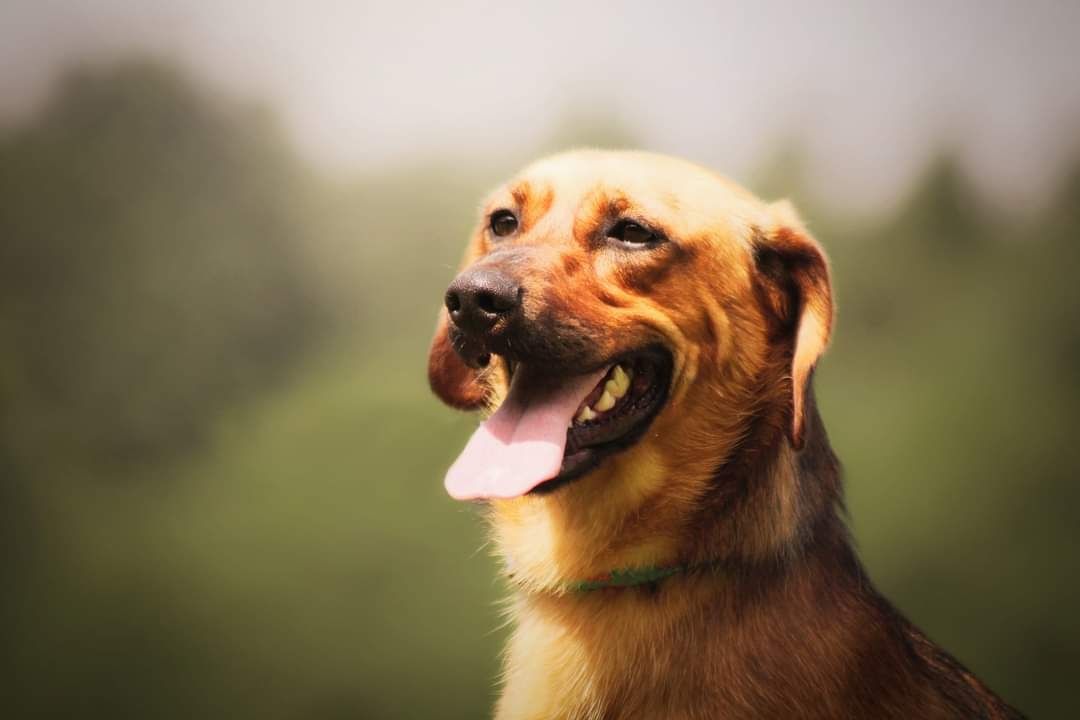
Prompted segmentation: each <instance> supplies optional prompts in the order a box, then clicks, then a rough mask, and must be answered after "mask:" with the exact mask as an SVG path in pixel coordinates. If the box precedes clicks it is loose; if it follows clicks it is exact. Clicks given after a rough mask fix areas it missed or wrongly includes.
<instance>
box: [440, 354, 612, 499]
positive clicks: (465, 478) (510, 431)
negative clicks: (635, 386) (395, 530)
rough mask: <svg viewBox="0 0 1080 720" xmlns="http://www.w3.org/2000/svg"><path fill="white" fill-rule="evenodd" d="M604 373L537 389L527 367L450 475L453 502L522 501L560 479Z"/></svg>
mask: <svg viewBox="0 0 1080 720" xmlns="http://www.w3.org/2000/svg"><path fill="white" fill-rule="evenodd" d="M605 374H607V369H606V368H605V369H604V370H598V371H596V372H594V373H591V374H589V375H581V376H578V377H575V378H571V379H570V380H568V381H566V382H564V383H563V384H562V385H560V386H558V387H550V386H549V387H546V388H543V389H537V388H536V387H535V384H536V383H533V382H529V381H526V380H525V377H526V375H527V370H526V368H525V367H519V368H518V370H517V372H515V373H514V379H513V382H511V384H510V392H509V393H508V394H507V396H506V399H505V400H504V401H503V404H502V405H501V406H500V407H499V409H498V410H496V411H495V414H494V415H492V416H491V417H489V418H488V419H487V420H485V421H484V422H483V423H482V424H481V425H480V427H479V428H477V430H476V432H475V433H473V436H472V437H471V438H469V442H468V443H467V444H466V445H465V449H464V450H463V451H462V452H461V455H460V456H458V459H457V460H456V461H455V462H454V464H453V465H452V466H451V467H450V470H448V471H447V473H446V481H445V485H446V491H447V492H448V493H450V497H452V498H454V499H456V500H475V499H478V498H512V497H518V496H520V495H524V494H525V493H527V492H529V491H530V490H532V489H533V488H534V487H536V486H537V485H539V484H540V483H542V482H544V481H545V480H550V479H551V478H553V477H555V476H556V475H558V474H559V468H560V467H562V459H563V452H564V451H565V450H566V429H567V428H568V427H569V426H570V421H571V420H572V419H573V417H574V413H575V412H576V411H577V409H578V406H579V405H581V401H582V400H584V399H585V396H587V395H588V394H589V392H590V391H591V390H592V389H593V388H594V387H596V384H597V383H599V382H600V380H602V379H603V377H604V375H605Z"/></svg>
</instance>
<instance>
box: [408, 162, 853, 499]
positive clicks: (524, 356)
mask: <svg viewBox="0 0 1080 720" xmlns="http://www.w3.org/2000/svg"><path fill="white" fill-rule="evenodd" d="M445 305H446V307H445V309H444V310H443V311H442V312H441V314H440V320H439V324H438V329H437V331H436V336H435V339H434V342H433V345H432V349H431V356H430V359H429V378H430V381H431V385H432V388H433V389H434V391H435V392H436V394H437V395H438V396H439V397H440V398H442V399H443V400H444V401H445V402H447V403H448V404H450V405H452V406H454V407H458V408H478V407H481V406H485V405H487V406H489V407H491V408H497V410H496V412H495V413H494V415H492V416H491V417H490V418H489V419H488V421H487V422H486V423H485V425H484V426H482V427H481V429H480V430H479V431H478V432H477V435H475V436H474V437H473V439H472V440H471V441H470V443H469V446H468V447H467V448H466V450H465V452H464V453H463V454H462V456H461V458H460V459H459V460H458V462H457V463H456V464H455V466H454V467H453V468H452V469H451V471H450V473H449V474H448V476H447V488H448V490H449V491H450V493H451V494H452V495H454V496H455V497H458V498H461V499H475V498H501V499H508V498H515V497H519V496H525V495H529V496H531V497H533V498H537V497H545V498H565V502H590V503H592V502H594V501H596V500H603V501H604V502H605V504H607V505H609V506H612V505H614V506H620V505H621V506H622V507H624V508H631V507H634V506H639V505H640V503H641V502H644V501H645V499H646V498H649V497H653V498H658V497H663V496H665V495H666V496H668V497H671V496H678V497H683V498H686V499H689V498H691V497H692V496H694V495H695V494H697V495H700V494H701V493H702V492H704V490H705V488H706V487H707V485H708V483H709V482H710V479H711V478H712V477H713V475H714V474H715V473H716V471H717V469H718V468H719V467H720V466H721V465H723V463H724V462H725V461H726V460H727V459H728V458H729V456H730V454H731V453H732V451H733V450H734V449H735V448H736V446H737V445H738V444H739V442H740V441H741V440H742V439H743V438H745V437H746V436H747V433H748V430H749V426H750V423H751V422H752V421H753V420H754V419H755V418H757V419H761V418H769V419H770V420H769V421H770V422H773V423H774V424H775V425H776V429H777V432H778V433H779V439H780V440H781V441H782V440H783V437H786V438H787V439H788V441H789V442H790V443H791V445H792V446H794V447H798V446H799V444H800V443H801V440H802V432H803V410H802V404H803V395H804V392H805V387H806V383H807V380H808V376H809V373H810V370H811V368H812V366H813V364H814V362H815V361H816V360H817V358H818V356H819V355H820V353H821V352H822V350H823V349H824V347H825V344H826V342H827V339H828V333H829V327H830V324H831V315H832V309H831V299H830V295H829V283H828V270H827V265H826V261H825V258H824V255H823V254H822V253H821V251H820V249H819V248H818V246H817V244H816V243H815V242H814V241H813V240H811V239H810V238H809V236H808V235H807V234H806V232H805V230H804V229H803V228H802V227H801V224H800V223H799V221H798V219H797V218H796V217H795V214H794V212H793V210H792V209H791V208H790V206H789V205H787V204H786V203H778V204H773V205H769V204H766V203H763V202H761V201H759V200H758V199H757V198H755V197H754V196H753V195H751V194H750V193H748V192H746V191H745V190H742V189H741V188H739V187H737V186H735V185H734V184H732V183H730V182H727V181H725V180H723V179H721V178H719V177H717V176H715V175H713V174H712V173H710V172H708V171H706V170H704V169H702V168H699V167H697V166H694V165H692V164H690V163H686V162H683V161H680V160H675V159H672V158H666V157H661V156H656V155H649V154H644V153H629V152H600V151H581V152H572V153H567V154H563V155H558V156H554V157H551V158H548V159H545V160H542V161H540V162H538V163H535V164H534V165H532V166H530V167H528V168H527V169H526V170H525V171H524V172H522V173H521V174H520V175H519V176H518V177H517V178H516V179H514V180H512V181H510V182H509V183H508V184H507V185H505V186H504V187H502V188H501V189H499V190H498V191H496V192H495V193H494V194H493V195H492V196H491V197H490V198H489V199H488V200H487V202H486V203H485V204H484V206H483V210H482V215H481V220H480V223H479V226H478V227H477V229H476V232H475V233H474V235H473V237H472V239H471V241H470V243H469V246H468V250H467V252H466V256H465V262H464V265H463V269H462V271H461V273H460V274H459V275H458V276H457V278H456V279H455V280H454V281H453V283H451V285H450V287H449V289H448V290H447V293H446V297H445ZM676 475H677V477H676Z"/></svg>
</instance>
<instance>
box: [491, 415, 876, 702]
mask: <svg viewBox="0 0 1080 720" xmlns="http://www.w3.org/2000/svg"><path fill="white" fill-rule="evenodd" d="M810 406H811V407H810V413H809V418H808V419H809V422H808V426H809V427H808V432H807V436H806V444H805V446H804V448H803V449H802V450H801V451H798V452H796V451H795V450H794V449H793V448H791V447H790V445H788V444H787V440H786V439H783V438H781V439H780V440H779V442H782V443H784V444H783V446H782V448H780V449H777V448H776V447H775V446H773V447H771V448H769V449H770V452H768V453H765V452H762V450H763V449H764V448H762V447H760V446H759V447H757V448H756V449H755V447H754V446H753V443H752V441H753V440H754V439H755V438H757V437H761V436H765V435H768V434H770V433H771V430H769V428H768V427H761V428H758V429H757V432H760V433H761V434H762V435H761V436H758V435H757V432H755V433H751V434H750V435H749V436H748V444H746V445H745V447H744V448H743V451H744V452H742V453H737V454H735V455H734V456H733V457H732V460H731V461H730V462H729V463H726V464H725V465H724V467H723V468H721V469H720V471H719V473H718V475H717V478H716V480H717V482H716V483H715V487H716V491H715V492H714V493H712V494H710V495H709V496H708V497H707V498H706V502H705V503H704V504H703V506H702V509H701V511H700V513H701V514H700V515H698V516H695V517H693V518H691V521H692V522H694V523H698V526H697V528H696V529H688V530H687V532H686V533H685V534H684V537H683V538H681V539H680V552H681V553H682V554H683V555H682V557H683V559H684V561H685V562H687V563H691V564H692V563H694V562H698V563H701V565H700V566H697V567H691V568H689V569H688V570H687V571H685V572H679V573H671V574H669V575H667V576H665V577H660V578H656V579H655V580H654V581H651V582H645V583H636V584H634V585H632V586H630V587H613V588H603V589H597V590H593V591H590V592H554V591H551V590H550V589H546V590H537V587H536V586H535V585H530V584H525V585H519V586H518V590H517V592H516V593H515V597H514V600H513V603H512V606H511V608H512V613H513V615H514V616H515V618H516V620H517V628H516V630H515V633H514V636H513V638H512V640H511V643H510V647H509V650H508V654H507V665H506V668H505V676H506V688H505V692H504V695H503V699H502V700H501V701H500V713H499V717H519V716H520V717H537V718H539V717H562V716H564V715H565V716H568V717H569V716H575V717H576V716H577V715H573V713H572V712H570V711H568V710H566V708H578V709H579V710H580V709H581V708H597V709H598V708H605V707H607V708H610V707H611V706H612V705H614V706H626V705H627V704H628V703H631V704H637V703H643V704H642V705H641V707H640V712H639V713H637V715H635V716H643V717H652V716H660V715H658V714H656V713H658V712H660V711H659V710H657V709H656V708H653V707H651V706H649V705H648V703H650V702H653V701H654V700H651V699H650V698H657V697H659V696H658V695H657V692H656V689H657V688H664V689H665V692H667V693H671V695H665V696H664V697H666V698H669V699H670V698H671V697H678V696H680V692H681V693H682V695H683V696H685V697H694V696H695V694H696V693H700V692H701V688H702V687H709V688H712V689H713V691H715V692H716V693H718V694H721V695H723V694H724V693H730V696H728V695H725V696H724V698H723V703H726V704H731V705H732V706H734V704H735V703H737V702H740V701H745V698H746V697H749V696H751V695H752V694H754V693H758V692H760V693H761V697H762V698H765V699H764V700H761V702H769V701H768V698H770V697H774V696H777V694H776V688H777V687H778V685H777V683H779V684H780V685H782V684H784V683H785V682H786V680H785V678H788V677H794V676H796V675H797V674H798V672H803V671H805V669H806V668H812V669H813V672H819V671H820V672H821V673H822V676H823V677H846V676H847V675H848V674H850V672H849V671H850V668H849V667H848V664H849V663H850V662H852V660H851V658H853V657H854V655H853V653H852V648H851V647H850V642H851V639H850V637H849V635H848V634H847V633H848V626H847V625H845V624H844V622H841V620H844V619H846V620H847V621H850V622H854V620H853V618H854V613H857V612H861V611H862V610H857V609H859V608H864V607H868V606H870V605H871V604H872V601H868V597H869V595H870V594H872V593H873V591H872V589H870V587H869V584H868V583H867V582H866V578H865V576H864V574H863V571H862V568H861V566H860V565H859V562H858V560H857V559H856V557H855V554H854V552H853V550H852V548H851V545H850V542H849V539H848V534H847V530H846V528H845V526H844V523H843V522H842V520H841V518H840V517H839V514H838V512H837V509H838V504H839V501H840V495H839V492H840V481H839V470H838V465H837V462H836V460H835V458H834V457H833V455H832V452H831V451H830V450H829V447H828V441H827V439H826V437H825V435H824V431H823V430H822V428H821V423H820V419H819V418H818V417H817V413H816V410H814V409H813V403H812V401H811V403H810ZM781 436H782V433H781ZM755 455H756V456H757V457H759V458H760V457H771V458H773V460H774V461H775V462H771V463H770V464H769V466H767V467H755V466H754V465H753V463H750V462H748V460H749V459H750V458H752V457H754V456H755ZM762 527H763V528H765V530H759V528H762ZM808 637H809V638H813V639H814V643H813V644H808V643H807V642H806V641H805V638H808ZM704 638H723V640H722V641H719V640H718V641H717V642H706V641H705V640H704ZM800 638H802V640H800ZM873 642H875V643H876V642H883V643H884V642H885V641H884V640H881V639H879V638H875V639H873ZM883 647H884V646H883ZM661 651H662V652H663V653H665V654H664V655H663V656H662V657H658V656H656V653H657V652H661ZM676 667H677V668H678V669H679V672H678V673H676V674H675V675H674V676H672V675H671V674H670V672H669V669H670V668H676ZM643 672H655V673H661V674H664V677H661V676H660V675H657V676H656V677H655V678H653V677H643V676H642V673H643ZM717 673H721V674H722V675H723V677H724V678H725V680H723V681H719V682H718V681H717ZM762 679H764V680H762ZM759 680H761V682H762V683H764V684H762V685H760V687H759V686H758V684H757V683H758V681H759ZM680 683H683V684H685V686H686V687H685V688H683V689H682V691H680V690H679V688H680V687H682V686H681V685H680ZM552 698H559V700H558V701H557V702H558V703H559V704H558V706H557V707H556V706H553V705H550V703H551V702H554V701H553V700H552ZM656 702H660V701H659V700H656ZM755 702H757V701H756V700H755ZM544 703H548V704H549V705H550V706H549V705H545V704H544ZM763 707H768V705H765V706H763ZM535 708H542V710H541V711H539V712H534V709H535ZM519 709H528V712H526V711H520V712H519ZM775 709H776V711H777V713H778V714H783V708H782V707H777V708H775ZM788 710H790V708H788ZM654 711H655V712H654ZM545 712H546V713H548V714H544V713H545ZM589 712H593V711H591V710H590V711H589ZM665 712H666V711H665ZM560 713H561V714H560ZM661 714H662V713H661ZM766 714H768V713H766ZM581 716H582V717H585V716H589V717H591V716H592V715H581ZM600 716H601V715H600V714H596V717H600Z"/></svg>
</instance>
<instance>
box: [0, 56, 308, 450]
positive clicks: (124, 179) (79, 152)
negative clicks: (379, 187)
mask: <svg viewBox="0 0 1080 720" xmlns="http://www.w3.org/2000/svg"><path fill="white" fill-rule="evenodd" d="M303 177H304V175H303V172H302V170H301V167H300V165H299V164H298V162H297V161H296V160H295V158H294V157H293V156H292V155H291V153H290V151H289V150H288V149H287V146H286V145H285V143H283V141H282V138H281V135H280V133H279V131H278V130H277V128H276V127H275V126H274V124H273V123H272V122H271V121H270V120H269V118H268V116H266V115H265V114H259V113H258V112H256V111H254V110H252V109H246V108H241V107H234V106H228V105H226V104H224V103H220V102H218V101H215V100H213V99H210V98H208V97H207V96H206V95H204V94H202V93H200V92H199V91H196V90H195V89H194V88H193V87H192V86H191V85H190V84H189V83H188V82H187V81H186V80H185V79H183V78H182V77H181V76H180V75H178V74H177V73H176V72H175V71H174V70H172V69H169V68H168V67H165V66H162V65H159V64H155V63H150V62H131V63H125V64H121V65H119V66H116V67H114V68H111V69H108V70H105V71H97V72H87V71H82V72H76V73H74V74H72V75H70V76H68V77H67V78H66V79H65V80H64V81H63V83H62V84H61V86H60V88H59V90H58V91H57V93H56V95H55V97H54V98H53V99H52V101H51V103H50V104H49V105H48V106H47V107H46V108H45V109H44V110H43V111H42V112H41V114H40V115H39V117H38V118H36V119H35V121H34V122H33V123H32V124H31V125H30V126H28V127H25V128H22V129H18V130H15V131H13V132H11V133H9V134H7V135H6V136H4V137H2V138H0V237H2V238H3V243H2V244H0V331H2V332H3V337H4V338H5V342H4V344H3V346H2V347H0V395H2V396H3V398H4V412H5V414H6V415H7V417H6V419H5V422H4V431H5V432H4V435H5V440H7V442H8V444H9V449H8V452H9V454H18V455H20V456H22V457H23V458H24V459H28V458H29V456H34V457H35V458H36V460H35V461H45V462H49V461H50V459H55V458H64V460H65V461H72V460H73V459H74V458H75V457H76V456H78V457H82V458H84V459H90V458H92V459H94V460H95V461H108V462H117V461H119V462H126V461H129V460H137V459H140V458H146V457H152V456H153V455H155V454H157V453H160V452H163V451H169V450H172V449H177V448H179V449H183V448H186V447H188V446H189V445H190V443H191V442H192V440H193V439H194V438H195V437H196V436H197V435H198V434H199V432H200V428H201V427H203V426H204V424H205V422H206V419H207V417H208V416H209V415H211V414H212V413H214V412H215V411H217V410H219V409H220V408H222V407H224V406H225V405H226V404H227V403H228V402H229V401H230V400H231V399H234V398H236V397H238V396H242V395H243V394H244V393H246V392H249V391H250V390H251V389H252V388H255V387H258V386H260V385H261V384H263V383H264V382H265V381H266V380H267V379H268V378H269V377H270V376H273V375H275V374H276V373H278V372H280V371H281V370H282V369H283V368H285V367H286V366H287V365H288V364H289V363H291V362H292V361H293V360H294V359H295V358H296V357H297V355H298V353H299V352H300V351H301V350H302V349H303V348H304V347H305V346H307V345H308V343H310V342H311V341H312V340H313V339H314V338H315V337H316V336H318V335H319V333H320V332H321V331H322V330H323V329H324V328H323V325H324V323H323V322H322V320H321V315H322V311H323V308H321V307H320V303H319V300H318V295H317V293H316V292H314V291H313V290H312V287H313V286H314V279H313V278H312V277H311V274H310V267H309V261H308V259H307V258H306V257H305V255H304V252H303V244H304V242H305V241H306V240H307V236H308V234H309V232H310V231H309V229H308V228H309V227H310V226H311V222H310V221H311V219H312V216H311V214H310V213H309V212H308V210H307V207H306V205H305V200H304V197H305V196H304V192H305V191H304V190H303V188H302V180H303ZM13 443H14V445H16V446H17V449H18V452H17V453H16V448H15V447H12V444H13Z"/></svg>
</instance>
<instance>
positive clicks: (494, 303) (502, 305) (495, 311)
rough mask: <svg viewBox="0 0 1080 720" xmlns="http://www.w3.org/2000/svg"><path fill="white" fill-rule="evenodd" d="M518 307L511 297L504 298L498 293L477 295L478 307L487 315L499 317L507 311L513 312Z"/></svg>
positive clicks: (482, 292)
mask: <svg viewBox="0 0 1080 720" xmlns="http://www.w3.org/2000/svg"><path fill="white" fill-rule="evenodd" d="M516 305H517V303H515V302H514V301H513V299H512V298H510V297H504V296H502V295H500V294H498V293H493V292H487V291H481V292H478V293H477V294H476V306H477V307H478V308H480V309H481V310H483V311H484V312H486V313H490V314H492V315H499V314H501V313H504V312H506V311H507V310H513V309H514V307H515V306H516Z"/></svg>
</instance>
